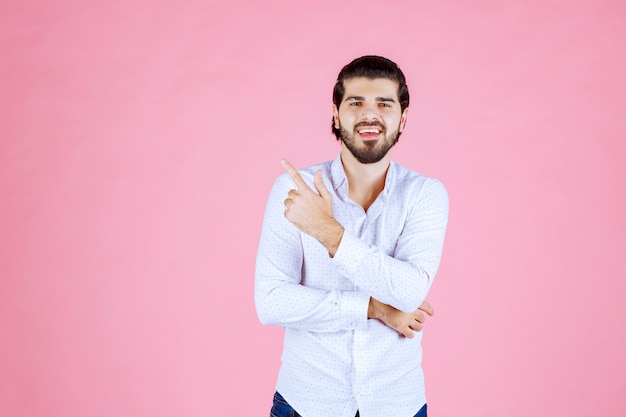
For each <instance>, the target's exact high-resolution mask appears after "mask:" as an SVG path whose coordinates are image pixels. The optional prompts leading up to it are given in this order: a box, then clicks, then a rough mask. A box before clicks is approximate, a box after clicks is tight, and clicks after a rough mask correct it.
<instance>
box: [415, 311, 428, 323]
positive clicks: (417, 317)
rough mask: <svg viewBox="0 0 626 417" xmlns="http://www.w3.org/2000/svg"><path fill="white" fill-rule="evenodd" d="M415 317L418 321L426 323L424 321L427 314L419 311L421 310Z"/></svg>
mask: <svg viewBox="0 0 626 417" xmlns="http://www.w3.org/2000/svg"><path fill="white" fill-rule="evenodd" d="M414 318H415V320H416V321H418V322H420V323H424V321H426V316H425V315H423V314H422V313H419V312H418V313H417V314H415V316H414Z"/></svg>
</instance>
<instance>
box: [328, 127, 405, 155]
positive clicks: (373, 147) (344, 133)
mask: <svg viewBox="0 0 626 417" xmlns="http://www.w3.org/2000/svg"><path fill="white" fill-rule="evenodd" d="M363 126H376V127H378V128H380V134H381V136H382V138H381V139H378V140H368V141H363V142H362V144H361V146H359V145H358V141H357V139H356V135H357V129H358V128H360V127H363ZM339 130H340V132H341V141H342V142H343V143H344V144H345V145H346V148H348V150H349V151H350V153H352V155H353V156H354V157H355V158H356V160H357V161H359V162H360V163H362V164H373V163H376V162H378V161H380V160H381V159H383V158H384V157H385V155H387V152H389V150H390V149H391V148H393V145H395V144H396V143H397V142H398V139H399V138H400V126H399V125H398V129H396V130H395V131H393V132H391V133H389V134H387V128H386V127H385V126H384V125H383V124H382V123H380V122H374V123H366V122H360V123H357V124H356V125H355V126H354V129H353V131H352V133H350V132H349V131H348V130H347V129H345V128H344V127H343V126H342V125H341V122H339Z"/></svg>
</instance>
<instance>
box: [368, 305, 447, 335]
mask: <svg viewBox="0 0 626 417" xmlns="http://www.w3.org/2000/svg"><path fill="white" fill-rule="evenodd" d="M424 313H426V314H428V315H429V316H432V315H433V314H435V310H434V309H433V307H432V306H431V305H430V304H428V303H427V302H426V301H424V302H423V303H422V304H421V305H420V306H419V307H418V309H417V310H415V311H414V312H412V313H405V312H404V311H401V310H398V309H397V308H394V307H392V306H390V305H388V304H384V303H381V302H380V301H378V300H377V299H375V298H374V297H370V304H369V308H368V310H367V318H370V319H378V320H380V321H382V322H383V323H385V324H386V325H387V326H388V327H391V328H392V329H394V330H395V331H397V332H398V333H400V334H402V335H404V336H405V337H408V338H409V339H412V338H413V337H414V336H415V334H414V332H420V331H422V329H423V328H424V322H425V321H426V316H425V315H424Z"/></svg>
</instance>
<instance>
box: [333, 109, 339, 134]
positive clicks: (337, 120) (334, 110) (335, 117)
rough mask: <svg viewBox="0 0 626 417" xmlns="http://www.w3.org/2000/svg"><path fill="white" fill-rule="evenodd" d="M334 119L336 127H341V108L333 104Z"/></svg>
mask: <svg viewBox="0 0 626 417" xmlns="http://www.w3.org/2000/svg"><path fill="white" fill-rule="evenodd" d="M333 120H334V123H335V129H339V109H338V108H337V106H336V105H335V104H333Z"/></svg>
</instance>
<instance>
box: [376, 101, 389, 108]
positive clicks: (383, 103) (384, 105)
mask: <svg viewBox="0 0 626 417" xmlns="http://www.w3.org/2000/svg"><path fill="white" fill-rule="evenodd" d="M378 105H379V106H380V107H391V104H389V103H385V102H382V103H379V104H378Z"/></svg>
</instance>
